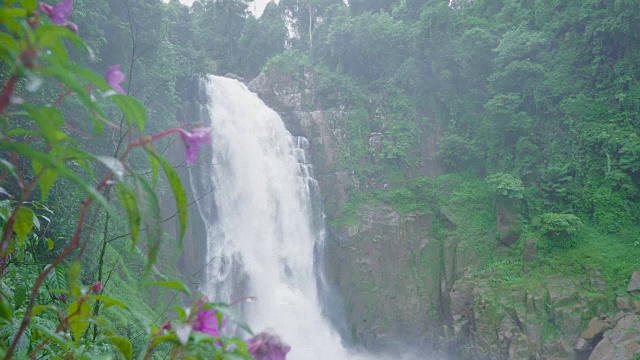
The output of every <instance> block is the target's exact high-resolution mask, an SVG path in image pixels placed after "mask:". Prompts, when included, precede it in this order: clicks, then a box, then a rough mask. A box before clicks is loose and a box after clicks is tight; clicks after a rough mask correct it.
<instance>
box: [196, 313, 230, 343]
mask: <svg viewBox="0 0 640 360" xmlns="http://www.w3.org/2000/svg"><path fill="white" fill-rule="evenodd" d="M222 326H224V321H223V322H222ZM222 326H218V314H217V313H216V311H215V310H212V309H207V310H202V311H200V312H199V313H198V315H197V317H196V319H195V321H194V322H193V327H192V329H193V330H194V331H199V332H201V333H205V334H209V335H211V336H213V337H220V328H221V327H222Z"/></svg>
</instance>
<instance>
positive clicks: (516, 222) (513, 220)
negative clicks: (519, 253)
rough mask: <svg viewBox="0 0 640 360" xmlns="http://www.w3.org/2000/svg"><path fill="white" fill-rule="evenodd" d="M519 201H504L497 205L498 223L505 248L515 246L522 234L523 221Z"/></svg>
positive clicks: (500, 237)
mask: <svg viewBox="0 0 640 360" xmlns="http://www.w3.org/2000/svg"><path fill="white" fill-rule="evenodd" d="M519 206H520V203H519V202H518V201H514V200H511V199H509V200H503V201H500V202H498V204H497V205H496V220H497V221H496V222H497V228H498V234H499V240H500V243H502V244H503V245H505V246H511V245H513V244H514V243H515V242H516V241H518V239H520V234H522V224H521V222H522V219H521V217H520V215H519V211H518V210H517V209H518V208H519Z"/></svg>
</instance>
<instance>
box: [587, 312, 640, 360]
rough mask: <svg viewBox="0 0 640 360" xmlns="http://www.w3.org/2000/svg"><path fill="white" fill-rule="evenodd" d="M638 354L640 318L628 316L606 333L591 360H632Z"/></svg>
mask: <svg viewBox="0 0 640 360" xmlns="http://www.w3.org/2000/svg"><path fill="white" fill-rule="evenodd" d="M636 354H640V318H638V316H637V315H634V314H627V315H625V316H624V317H623V318H622V319H620V321H618V324H617V325H616V327H615V328H613V329H611V330H609V331H607V332H605V333H604V336H603V338H602V340H601V341H600V342H599V343H598V345H597V346H596V347H595V349H594V350H593V352H592V353H591V356H590V357H589V360H618V359H632V358H633V357H634V355H636Z"/></svg>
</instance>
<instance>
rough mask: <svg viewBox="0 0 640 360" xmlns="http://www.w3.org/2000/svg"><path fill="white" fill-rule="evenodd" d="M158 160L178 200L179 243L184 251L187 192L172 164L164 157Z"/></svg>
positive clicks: (158, 157) (159, 157) (180, 248)
mask: <svg viewBox="0 0 640 360" xmlns="http://www.w3.org/2000/svg"><path fill="white" fill-rule="evenodd" d="M157 159H158V161H159V162H160V165H162V170H164V173H165V174H166V175H167V179H168V180H169V185H170V186H171V190H172V191H173V196H174V198H175V200H176V207H177V208H178V219H180V240H179V242H178V243H179V250H182V239H183V238H184V234H185V231H186V230H187V217H188V213H187V211H188V209H187V207H188V206H189V205H188V203H187V192H186V191H185V189H184V187H183V186H182V183H181V182H180V176H179V175H178V172H177V171H176V170H175V169H174V168H173V165H171V163H170V162H169V161H167V160H166V159H165V158H163V157H162V156H157Z"/></svg>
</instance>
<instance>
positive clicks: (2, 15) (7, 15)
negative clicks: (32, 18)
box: [0, 7, 27, 36]
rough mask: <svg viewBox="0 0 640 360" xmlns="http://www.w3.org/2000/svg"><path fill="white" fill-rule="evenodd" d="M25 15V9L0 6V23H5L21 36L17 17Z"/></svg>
mask: <svg viewBox="0 0 640 360" xmlns="http://www.w3.org/2000/svg"><path fill="white" fill-rule="evenodd" d="M26 16H27V10H25V9H20V8H10V7H1V8H0V23H2V25H5V26H6V27H7V28H8V29H9V30H10V31H11V32H13V33H14V34H16V35H19V36H21V35H22V33H23V30H22V27H21V26H20V22H19V21H18V19H19V18H24V17H26Z"/></svg>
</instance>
